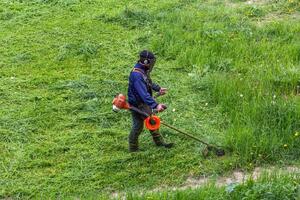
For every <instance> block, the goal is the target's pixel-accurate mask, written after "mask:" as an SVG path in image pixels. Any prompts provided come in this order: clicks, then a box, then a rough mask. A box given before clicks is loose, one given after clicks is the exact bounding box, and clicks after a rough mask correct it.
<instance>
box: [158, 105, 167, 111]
mask: <svg viewBox="0 0 300 200" xmlns="http://www.w3.org/2000/svg"><path fill="white" fill-rule="evenodd" d="M166 108H167V106H166V105H165V104H162V103H160V104H158V105H157V106H156V109H157V111H158V112H162V111H164V110H165V109H166Z"/></svg>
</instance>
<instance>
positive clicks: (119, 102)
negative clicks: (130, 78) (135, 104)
mask: <svg viewBox="0 0 300 200" xmlns="http://www.w3.org/2000/svg"><path fill="white" fill-rule="evenodd" d="M112 103H113V105H115V106H116V107H117V108H119V109H128V108H129V104H128V103H127V102H126V96H125V95H124V94H118V95H117V96H116V97H115V98H114V100H113V102H112Z"/></svg>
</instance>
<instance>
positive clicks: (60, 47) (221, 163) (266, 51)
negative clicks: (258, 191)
mask: <svg viewBox="0 0 300 200" xmlns="http://www.w3.org/2000/svg"><path fill="white" fill-rule="evenodd" d="M299 12H300V3H299V1H296V0H261V1H239V0H226V1H221V0H207V1H204V0H162V1H159V2H158V1H154V0H149V1H137V0H132V1H127V0H126V1H116V0H85V1H83V0H0V69H1V70H0V105H1V106H0V198H3V199H8V198H13V199H18V198H22V199H23V198H41V197H48V198H62V199H64V198H73V197H74V198H75V197H83V196H84V197H88V196H93V197H97V196H101V195H103V194H111V193H113V192H129V191H130V192H134V193H139V192H141V191H149V190H152V189H155V188H159V187H168V186H169V187H176V186H180V185H182V184H183V183H184V182H185V181H186V180H187V178H188V177H199V176H217V175H226V174H228V173H230V172H232V171H233V170H234V169H242V170H251V169H253V168H254V167H255V166H262V165H275V166H286V165H290V164H293V165H296V166H299V165H300V160H299V155H300V148H299V145H300V95H299V93H300V23H299V21H300V13H299ZM143 49H150V50H152V51H153V52H155V53H156V55H157V58H158V59H157V62H156V66H155V69H154V71H153V74H152V78H153V79H154V80H155V81H156V82H157V83H159V84H160V85H161V86H165V87H167V88H168V89H169V93H168V94H167V95H166V96H163V97H160V98H159V102H162V103H166V104H167V105H168V107H169V109H168V110H167V111H165V112H163V113H161V114H160V116H161V118H162V119H163V120H164V121H166V122H168V123H170V124H172V125H174V126H176V127H180V128H181V129H183V130H186V131H189V132H191V133H193V134H194V135H195V136H197V137H199V138H205V139H206V141H208V142H212V143H215V144H219V145H224V146H228V147H229V148H231V149H232V152H228V153H227V154H226V156H224V157H222V158H216V157H214V156H211V157H209V158H203V157H202V155H201V150H202V149H203V147H204V146H203V145H201V144H198V143H197V142H194V141H192V140H190V139H188V138H185V137H182V136H181V135H178V134H177V133H176V132H174V131H171V130H168V129H167V128H162V129H161V132H162V134H163V135H164V137H165V139H166V140H167V141H172V142H175V143H176V146H175V148H173V149H170V150H167V149H162V148H157V147H155V146H154V145H153V143H152V141H151V137H150V135H149V133H148V132H146V131H145V132H144V133H143V134H142V135H141V137H140V143H141V144H140V146H141V149H142V151H141V152H139V153H135V154H130V153H128V150H127V149H128V144H127V137H128V133H129V130H130V126H131V119H130V114H129V113H127V112H123V113H121V114H115V113H113V112H112V111H111V101H112V99H113V97H114V95H115V94H117V93H120V92H122V93H126V92H127V84H128V81H127V79H128V75H129V72H130V70H131V69H132V67H133V65H134V64H135V61H136V60H137V55H138V52H139V51H141V50H143ZM174 109H175V111H173V110H174ZM270 180H273V179H272V178H270ZM288 180H289V181H290V184H294V182H295V184H294V185H297V184H299V179H298V178H291V177H289V176H284V178H282V180H281V179H280V180H279V179H276V180H274V187H276V188H281V189H282V187H283V185H284V184H283V183H285V182H284V181H288ZM293 181H294V182H293ZM265 182H266V181H263V180H262V182H258V183H251V182H249V183H245V184H244V185H241V186H239V187H240V188H241V189H240V190H239V191H240V192H241V193H243V192H244V193H245V192H246V190H247V189H246V188H251V187H252V186H253V185H251V184H254V186H255V187H260V186H261V185H263V184H264V183H265ZM292 182H293V183H292ZM277 183H278V184H277ZM256 184H257V185H258V186H256ZM209 187H210V186H209ZM262 187H263V186H262ZM270 187H273V186H270ZM293 187H294V186H293ZM212 188H213V189H210V190H208V191H211V194H209V195H210V196H211V197H215V196H214V195H220V194H222V192H221V190H222V191H223V192H224V190H223V189H217V188H215V187H214V186H212ZM281 189H278V191H281ZM250 190H251V189H250ZM275 190H277V189H275ZM201 191H202V190H201ZM201 191H194V192H193V191H186V192H178V195H179V196H180V195H187V196H188V195H189V194H190V193H192V195H194V194H195V195H196V194H199V193H202V192H201ZM264 191H265V190H263V189H262V192H264ZM272 191H273V189H272ZM290 191H291V190H289V191H287V192H290ZM293 191H294V190H293ZM219 192H220V193H219ZM290 194H291V197H292V195H294V194H292V193H290ZM162 195H163V194H162ZM171 195H173V196H172V198H176V195H177V194H176V193H174V194H171ZM174 195H175V196H174ZM203 195H204V194H203ZM278 195H279V196H276V197H281V196H280V195H281V194H278ZM152 197H153V198H154V199H155V198H163V197H161V196H152ZM152 197H149V198H152ZM239 197H240V196H238V194H237V196H236V197H235V198H236V199H239ZM128 198H130V197H128ZM132 198H139V197H132ZM140 198H144V197H140ZM145 198H147V197H145ZM178 198H183V197H178ZM186 199H188V198H187V197H186Z"/></svg>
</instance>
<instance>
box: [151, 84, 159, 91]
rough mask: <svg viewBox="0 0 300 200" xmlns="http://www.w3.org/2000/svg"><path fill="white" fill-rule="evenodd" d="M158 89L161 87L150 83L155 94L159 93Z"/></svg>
mask: <svg viewBox="0 0 300 200" xmlns="http://www.w3.org/2000/svg"><path fill="white" fill-rule="evenodd" d="M160 89H161V87H160V86H159V85H158V84H156V83H152V90H154V91H155V92H159V90H160Z"/></svg>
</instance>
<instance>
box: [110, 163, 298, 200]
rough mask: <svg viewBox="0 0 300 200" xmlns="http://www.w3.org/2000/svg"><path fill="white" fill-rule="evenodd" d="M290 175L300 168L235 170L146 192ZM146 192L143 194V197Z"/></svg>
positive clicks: (113, 196)
mask: <svg viewBox="0 0 300 200" xmlns="http://www.w3.org/2000/svg"><path fill="white" fill-rule="evenodd" d="M274 172H277V173H288V174H300V167H297V166H287V167H284V168H278V167H268V168H263V167H256V168H255V169H254V170H253V171H252V172H244V171H241V170H235V171H233V172H232V174H231V175H229V176H218V177H205V176H202V177H198V178H195V177H189V178H188V179H187V180H186V182H185V183H184V184H183V185H182V186H179V187H168V186H166V187H164V186H161V187H159V188H156V189H154V190H151V191H146V193H148V192H150V193H152V192H163V191H175V190H186V189H196V188H199V187H202V186H204V185H206V184H208V183H210V182H215V184H216V186H217V187H222V186H226V185H230V184H234V183H238V184H240V183H243V182H245V181H246V180H248V179H249V178H252V179H253V180H257V179H258V178H259V177H260V176H261V175H262V174H264V173H267V174H270V173H274ZM144 193H145V192H141V195H143V194H144ZM125 196H126V194H125V193H118V192H115V193H112V194H111V197H112V198H117V199H125Z"/></svg>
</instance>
